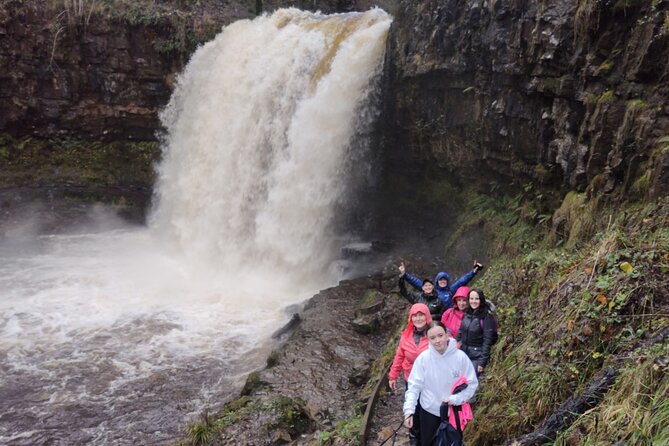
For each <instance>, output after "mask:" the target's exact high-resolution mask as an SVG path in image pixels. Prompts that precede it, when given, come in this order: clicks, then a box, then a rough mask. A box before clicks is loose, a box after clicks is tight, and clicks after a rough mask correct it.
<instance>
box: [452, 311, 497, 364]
mask: <svg viewBox="0 0 669 446" xmlns="http://www.w3.org/2000/svg"><path fill="white" fill-rule="evenodd" d="M494 336H495V322H494V320H493V316H492V315H491V314H490V312H489V311H486V312H485V316H484V317H483V318H482V319H481V318H479V316H477V315H475V314H474V313H471V312H466V313H465V316H464V317H463V318H462V323H461V324H460V330H459V331H458V336H457V338H456V339H457V340H458V341H459V342H460V343H461V346H460V348H461V349H462V351H464V352H465V353H467V356H469V359H471V360H472V362H473V363H475V365H480V366H481V367H485V366H486V365H487V364H488V360H489V359H490V349H491V348H492V344H493V340H494Z"/></svg>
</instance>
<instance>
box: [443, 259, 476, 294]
mask: <svg viewBox="0 0 669 446" xmlns="http://www.w3.org/2000/svg"><path fill="white" fill-rule="evenodd" d="M482 269H483V264H481V263H479V262H477V261H476V260H474V268H473V269H472V270H471V271H469V272H468V273H466V274H463V275H462V277H460V278H459V279H458V280H456V281H455V282H453V284H452V285H449V288H450V290H451V293H455V292H456V291H457V290H458V288H460V287H461V286H464V285H467V284H468V283H469V282H470V281H471V280H472V279H473V278H474V276H475V275H476V274H477V273H478V272H479V271H480V270H482Z"/></svg>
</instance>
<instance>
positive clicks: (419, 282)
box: [404, 270, 476, 308]
mask: <svg viewBox="0 0 669 446" xmlns="http://www.w3.org/2000/svg"><path fill="white" fill-rule="evenodd" d="M475 275H476V271H475V270H471V271H469V272H468V273H467V274H464V275H463V276H462V277H460V278H459V279H458V280H456V281H455V282H453V284H451V276H449V275H448V273H446V272H444V271H441V272H439V273H437V275H436V276H434V290H435V291H436V292H437V294H438V295H439V298H440V299H441V300H443V301H444V304H445V307H446V308H451V305H453V294H454V293H455V292H456V291H457V290H458V288H460V287H461V286H463V285H467V284H468V283H469V282H471V280H472V279H473V278H474V276H475ZM404 277H405V279H406V281H407V282H409V283H410V284H411V286H413V287H414V288H416V289H417V290H419V289H421V287H422V286H423V279H421V278H419V277H416V276H414V275H413V274H411V273H404ZM441 278H445V279H446V281H447V282H448V283H447V284H446V286H445V287H440V286H439V279H441Z"/></svg>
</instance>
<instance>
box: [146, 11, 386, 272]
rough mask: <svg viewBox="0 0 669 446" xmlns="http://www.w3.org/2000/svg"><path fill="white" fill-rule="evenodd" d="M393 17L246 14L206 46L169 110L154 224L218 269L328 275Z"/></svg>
mask: <svg viewBox="0 0 669 446" xmlns="http://www.w3.org/2000/svg"><path fill="white" fill-rule="evenodd" d="M388 26H389V18H388V16H387V15H386V14H385V13H384V12H383V11H381V10H372V11H369V12H367V13H365V14H355V15H337V16H322V15H314V14H311V13H307V12H302V11H298V10H296V9H289V10H281V11H279V12H277V13H275V14H274V15H272V16H265V17H262V18H259V19H256V20H254V21H241V22H237V23H235V24H233V25H231V26H229V27H228V28H226V29H225V30H224V32H223V33H221V34H220V35H219V36H218V37H217V38H216V39H215V40H214V41H212V42H209V43H208V44H207V45H205V46H204V47H203V48H201V49H200V50H199V51H198V52H197V53H196V54H195V56H194V57H193V58H192V60H191V61H190V63H189V65H188V67H187V68H186V70H185V72H184V73H183V74H182V76H181V77H180V79H179V83H178V87H177V89H176V91H175V93H174V95H173V96H172V100H171V102H170V104H169V106H168V107H167V109H166V110H165V112H164V113H163V116H162V117H163V121H164V124H165V126H166V127H167V128H168V130H169V136H168V142H167V148H166V151H165V158H164V160H163V162H162V163H161V166H160V169H159V173H160V175H159V179H158V184H157V197H158V205H157V207H156V210H155V213H154V214H153V216H152V219H151V221H152V225H153V226H154V227H155V228H159V229H160V230H162V231H166V232H168V233H169V234H170V235H171V236H173V237H175V238H176V239H177V240H178V241H179V243H180V245H181V247H182V248H183V249H184V250H185V251H186V252H187V253H188V254H189V255H190V256H191V258H193V259H194V260H198V261H203V262H205V263H206V264H209V265H213V266H214V268H220V269H228V268H234V269H242V270H246V269H251V270H252V271H265V272H267V273H269V272H278V273H279V274H280V275H285V274H286V273H289V274H290V275H291V277H292V278H293V279H294V280H303V278H309V277H311V278H313V277H314V273H316V274H318V275H320V278H319V280H320V281H321V282H322V281H323V280H324V279H325V280H327V279H326V278H325V277H324V275H323V272H324V271H326V270H327V269H326V266H327V263H328V262H329V261H331V260H332V241H333V235H334V234H333V231H332V228H331V224H332V220H333V212H334V210H335V204H337V203H338V202H340V201H341V200H343V199H346V198H347V197H346V196H345V193H344V192H345V189H346V184H347V181H346V179H347V172H346V171H345V169H344V166H345V165H346V160H347V156H349V153H348V150H349V147H350V142H351V137H352V136H353V134H354V132H355V129H356V125H360V124H361V123H360V122H359V119H360V118H359V117H360V116H365V114H363V113H361V114H359V115H358V116H356V113H355V112H356V111H357V110H358V109H359V107H360V105H361V104H363V103H364V102H365V100H366V99H367V97H368V96H369V93H370V91H371V87H372V86H373V82H372V80H373V77H374V75H375V74H377V73H378V67H379V62H380V60H381V57H382V55H383V48H384V43H385V39H384V36H385V34H386V32H387V30H388ZM356 118H357V119H356ZM362 124H363V125H364V124H367V123H365V122H363V123H362ZM300 271H301V272H303V273H304V274H303V275H301V276H300V275H299V274H298V273H299V272H300ZM330 280H331V278H330Z"/></svg>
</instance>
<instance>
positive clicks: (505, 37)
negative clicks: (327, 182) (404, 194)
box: [382, 0, 669, 217]
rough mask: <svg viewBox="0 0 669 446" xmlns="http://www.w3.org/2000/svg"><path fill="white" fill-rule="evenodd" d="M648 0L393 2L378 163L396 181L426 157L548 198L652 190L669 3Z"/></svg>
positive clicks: (657, 180)
mask: <svg viewBox="0 0 669 446" xmlns="http://www.w3.org/2000/svg"><path fill="white" fill-rule="evenodd" d="M651 3H652V2H645V3H644V2H636V3H634V5H632V4H624V5H623V3H620V2H618V3H616V4H615V5H614V4H613V3H607V2H585V3H584V2H578V1H575V0H569V1H548V2H534V1H516V0H500V1H493V2H480V1H478V0H476V1H464V2H463V1H459V2H456V1H436V0H430V1H423V2H419V3H416V2H411V1H402V2H401V3H400V8H399V11H398V12H397V14H396V15H395V20H394V22H393V29H392V30H391V36H390V38H389V45H388V50H389V53H388V58H387V64H386V73H387V80H386V93H385V98H386V99H385V105H384V110H385V116H384V118H383V119H382V121H383V122H384V123H385V128H384V131H383V133H384V136H383V138H384V141H385V142H384V147H385V153H386V155H385V156H386V163H387V166H388V167H387V168H388V170H389V171H393V172H396V173H397V174H398V175H400V176H401V175H402V172H404V174H405V176H406V178H407V183H408V184H409V185H410V184H411V181H414V182H415V179H416V178H421V177H422V176H424V175H429V172H428V171H426V170H425V167H424V166H426V165H433V169H432V170H433V171H436V170H438V169H440V170H441V173H442V174H444V175H448V176H449V178H450V180H451V181H452V182H461V183H463V184H469V185H474V186H475V187H478V188H479V189H481V190H484V191H488V190H494V188H495V185H499V184H506V183H509V182H511V181H513V182H524V181H531V182H532V184H533V186H534V187H536V188H543V189H546V190H552V193H555V192H557V194H558V196H559V194H560V191H561V190H564V189H575V190H579V191H584V190H588V192H589V193H591V194H597V193H601V192H604V193H606V194H611V195H613V196H618V197H619V196H620V195H628V196H630V195H637V196H644V195H646V194H649V195H651V196H662V195H663V194H665V193H666V191H667V190H668V189H667V187H668V185H669V183H667V180H666V167H665V166H666V158H667V156H669V155H668V154H667V152H666V150H665V149H661V147H662V146H663V144H662V143H658V138H662V135H666V134H669V109H668V108H667V105H666V104H667V99H668V97H669V83H668V80H667V79H669V77H668V76H667V70H668V69H669V66H668V65H667V63H666V61H667V60H669V33H668V32H667V28H666V21H665V18H666V16H667V14H668V13H669V5H668V4H667V3H666V2H661V3H653V4H652V5H651ZM664 145H666V144H664ZM408 150H410V151H411V154H412V155H413V158H414V159H413V160H412V159H411V157H409V155H408V154H407V151H408ZM416 160H422V162H421V161H416ZM407 166H414V167H413V168H409V169H407ZM421 166H423V167H421ZM644 176H646V179H645V180H642V181H639V179H640V178H642V177H644ZM393 181H397V178H394V179H393ZM418 192H420V191H418ZM409 195H411V194H409ZM547 198H548V196H544V200H546V199H547ZM393 213H395V214H396V213H397V209H396V207H394V208H393V209H391V210H389V211H388V214H389V215H390V216H391V217H392V215H393Z"/></svg>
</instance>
